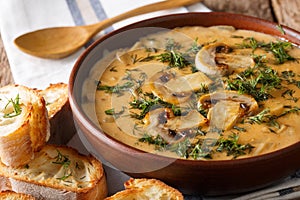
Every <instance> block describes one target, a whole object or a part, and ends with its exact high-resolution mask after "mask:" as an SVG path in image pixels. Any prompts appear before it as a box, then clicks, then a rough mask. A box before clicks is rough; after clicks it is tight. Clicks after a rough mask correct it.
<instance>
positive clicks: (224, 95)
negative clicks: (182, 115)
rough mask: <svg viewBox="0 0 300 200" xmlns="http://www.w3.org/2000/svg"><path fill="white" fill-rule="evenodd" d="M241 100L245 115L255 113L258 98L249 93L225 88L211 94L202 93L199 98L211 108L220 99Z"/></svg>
mask: <svg viewBox="0 0 300 200" xmlns="http://www.w3.org/2000/svg"><path fill="white" fill-rule="evenodd" d="M221 100H224V101H226V100H227V101H228V100H230V101H232V102H239V103H240V107H241V108H242V109H243V110H244V113H245V115H253V114H254V113H255V112H256V111H257V110H258V104H257V102H256V100H255V99H254V98H253V97H252V96H250V95H247V94H239V93H238V92H237V91H233V90H224V91H217V92H214V93H210V94H205V95H202V96H201V97H200V99H199V104H200V105H201V106H202V107H204V108H210V107H212V106H213V105H214V104H216V103H217V102H218V101H221Z"/></svg>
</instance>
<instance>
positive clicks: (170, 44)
mask: <svg viewBox="0 0 300 200" xmlns="http://www.w3.org/2000/svg"><path fill="white" fill-rule="evenodd" d="M165 48H166V51H174V50H180V49H181V48H182V46H181V44H180V43H179V42H176V41H175V40H174V39H167V42H166V46H165Z"/></svg>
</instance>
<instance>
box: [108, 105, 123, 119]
mask: <svg viewBox="0 0 300 200" xmlns="http://www.w3.org/2000/svg"><path fill="white" fill-rule="evenodd" d="M125 108H126V107H125V106H123V107H122V110H120V111H119V112H116V111H115V109H114V108H111V109H108V110H105V111H104V112H105V114H106V115H113V116H114V117H115V118H119V117H120V116H121V115H122V114H124V112H125Z"/></svg>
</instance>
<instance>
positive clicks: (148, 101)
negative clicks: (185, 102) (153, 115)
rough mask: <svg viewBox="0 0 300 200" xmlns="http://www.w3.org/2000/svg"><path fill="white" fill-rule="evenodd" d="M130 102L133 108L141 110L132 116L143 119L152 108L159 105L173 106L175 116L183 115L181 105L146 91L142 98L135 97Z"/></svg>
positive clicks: (164, 106)
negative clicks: (178, 105)
mask: <svg viewBox="0 0 300 200" xmlns="http://www.w3.org/2000/svg"><path fill="white" fill-rule="evenodd" d="M129 104H130V106H131V109H138V110H141V112H140V113H139V114H137V113H133V114H131V117H133V118H136V119H139V120H141V119H143V118H144V117H145V116H146V114H147V113H148V112H149V111H150V110H152V109H155V108H159V107H163V108H171V109H172V111H173V113H174V115H175V116H180V115H181V110H180V108H179V107H177V106H175V105H174V104H171V103H168V102H166V101H163V100H162V99H161V98H159V97H157V96H155V95H154V94H152V93H144V94H143V96H142V97H141V98H139V99H134V100H133V101H132V102H130V103H129Z"/></svg>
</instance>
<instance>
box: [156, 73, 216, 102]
mask: <svg viewBox="0 0 300 200" xmlns="http://www.w3.org/2000/svg"><path fill="white" fill-rule="evenodd" d="M211 83H212V80H211V79H209V78H208V77H207V76H206V75H205V74H204V73H202V72H196V73H192V74H187V75H181V74H178V73H177V72H176V71H175V70H168V71H161V72H158V73H156V74H155V75H154V76H153V77H151V79H150V86H151V90H152V93H153V94H154V95H156V96H158V97H160V98H161V99H162V100H164V101H166V102H169V103H172V104H179V103H183V102H186V101H187V100H188V99H189V98H190V96H191V95H192V94H193V92H194V91H197V90H199V89H201V88H202V87H203V86H208V85H210V84H211Z"/></svg>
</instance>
